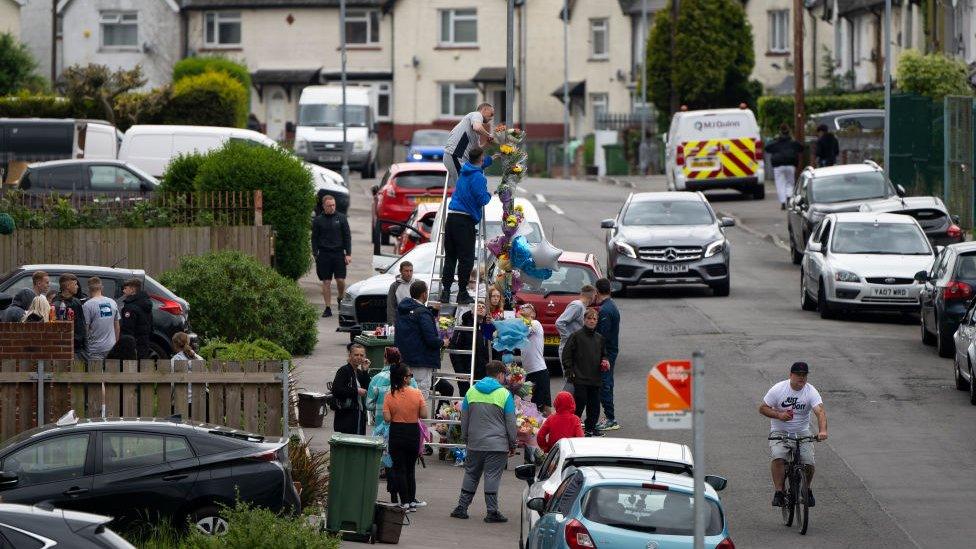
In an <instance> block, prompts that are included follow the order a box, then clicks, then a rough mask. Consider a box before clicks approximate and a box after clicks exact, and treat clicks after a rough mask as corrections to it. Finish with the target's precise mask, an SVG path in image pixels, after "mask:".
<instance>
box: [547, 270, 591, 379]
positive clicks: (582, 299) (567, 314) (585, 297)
mask: <svg viewBox="0 0 976 549" xmlns="http://www.w3.org/2000/svg"><path fill="white" fill-rule="evenodd" d="M595 298H596V288H595V287H593V285H591V284H586V285H584V286H583V287H582V288H580V296H579V299H574V300H573V301H571V302H570V303H569V305H566V310H564V311H563V314H561V315H559V318H557V319H556V330H557V331H558V332H559V360H560V362H562V357H563V349H565V348H566V340H567V339H569V336H571V335H573V334H574V333H576V332H578V331H580V330H581V329H583V313H585V312H586V308H587V307H589V306H590V305H592V304H593V300H594V299H595ZM563 370H564V371H565V367H564V368H563Z"/></svg>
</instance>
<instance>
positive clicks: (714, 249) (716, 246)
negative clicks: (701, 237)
mask: <svg viewBox="0 0 976 549" xmlns="http://www.w3.org/2000/svg"><path fill="white" fill-rule="evenodd" d="M724 249H725V239H724V238H720V239H718V240H716V241H715V242H712V243H711V244H709V245H708V246H706V247H705V257H712V256H713V255H715V254H717V253H720V252H721V251H722V250H724Z"/></svg>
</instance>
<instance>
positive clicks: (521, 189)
mask: <svg viewBox="0 0 976 549" xmlns="http://www.w3.org/2000/svg"><path fill="white" fill-rule="evenodd" d="M515 192H517V193H522V194H529V191H527V190H525V189H523V188H522V187H515Z"/></svg>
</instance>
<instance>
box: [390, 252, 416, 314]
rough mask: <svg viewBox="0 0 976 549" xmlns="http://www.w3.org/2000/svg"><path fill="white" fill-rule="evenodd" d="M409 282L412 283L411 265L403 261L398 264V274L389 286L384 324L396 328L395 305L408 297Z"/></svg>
mask: <svg viewBox="0 0 976 549" xmlns="http://www.w3.org/2000/svg"><path fill="white" fill-rule="evenodd" d="M411 282H413V263H410V262H409V261H404V262H402V263H400V274H398V275H397V277H396V280H394V281H393V284H390V291H389V292H387V294H386V323H387V324H389V325H390V326H396V319H397V305H399V304H400V302H401V301H403V300H404V299H406V298H408V297H410V283H411Z"/></svg>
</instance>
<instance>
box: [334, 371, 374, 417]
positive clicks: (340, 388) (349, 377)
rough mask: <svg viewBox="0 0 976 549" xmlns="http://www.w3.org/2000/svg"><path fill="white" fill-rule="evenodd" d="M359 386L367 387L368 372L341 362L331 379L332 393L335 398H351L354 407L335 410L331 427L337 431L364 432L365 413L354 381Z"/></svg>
mask: <svg viewBox="0 0 976 549" xmlns="http://www.w3.org/2000/svg"><path fill="white" fill-rule="evenodd" d="M357 382H358V383H359V387H362V388H363V389H366V388H367V387H369V374H368V373H367V372H364V371H362V370H356V369H355V368H353V367H352V365H351V364H349V363H346V364H343V365H342V366H341V367H340V368H339V369H338V370H337V371H336V375H335V379H334V380H333V381H332V394H333V395H334V396H335V397H336V400H340V401H341V400H345V399H347V398H351V399H353V401H354V402H355V403H356V407H355V408H352V409H350V410H336V411H335V417H334V419H333V424H332V428H333V430H334V431H335V432H337V433H348V434H350V435H364V434H366V431H365V429H366V414H365V413H364V410H363V399H362V398H360V397H359V391H357V390H356V383H357Z"/></svg>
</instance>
